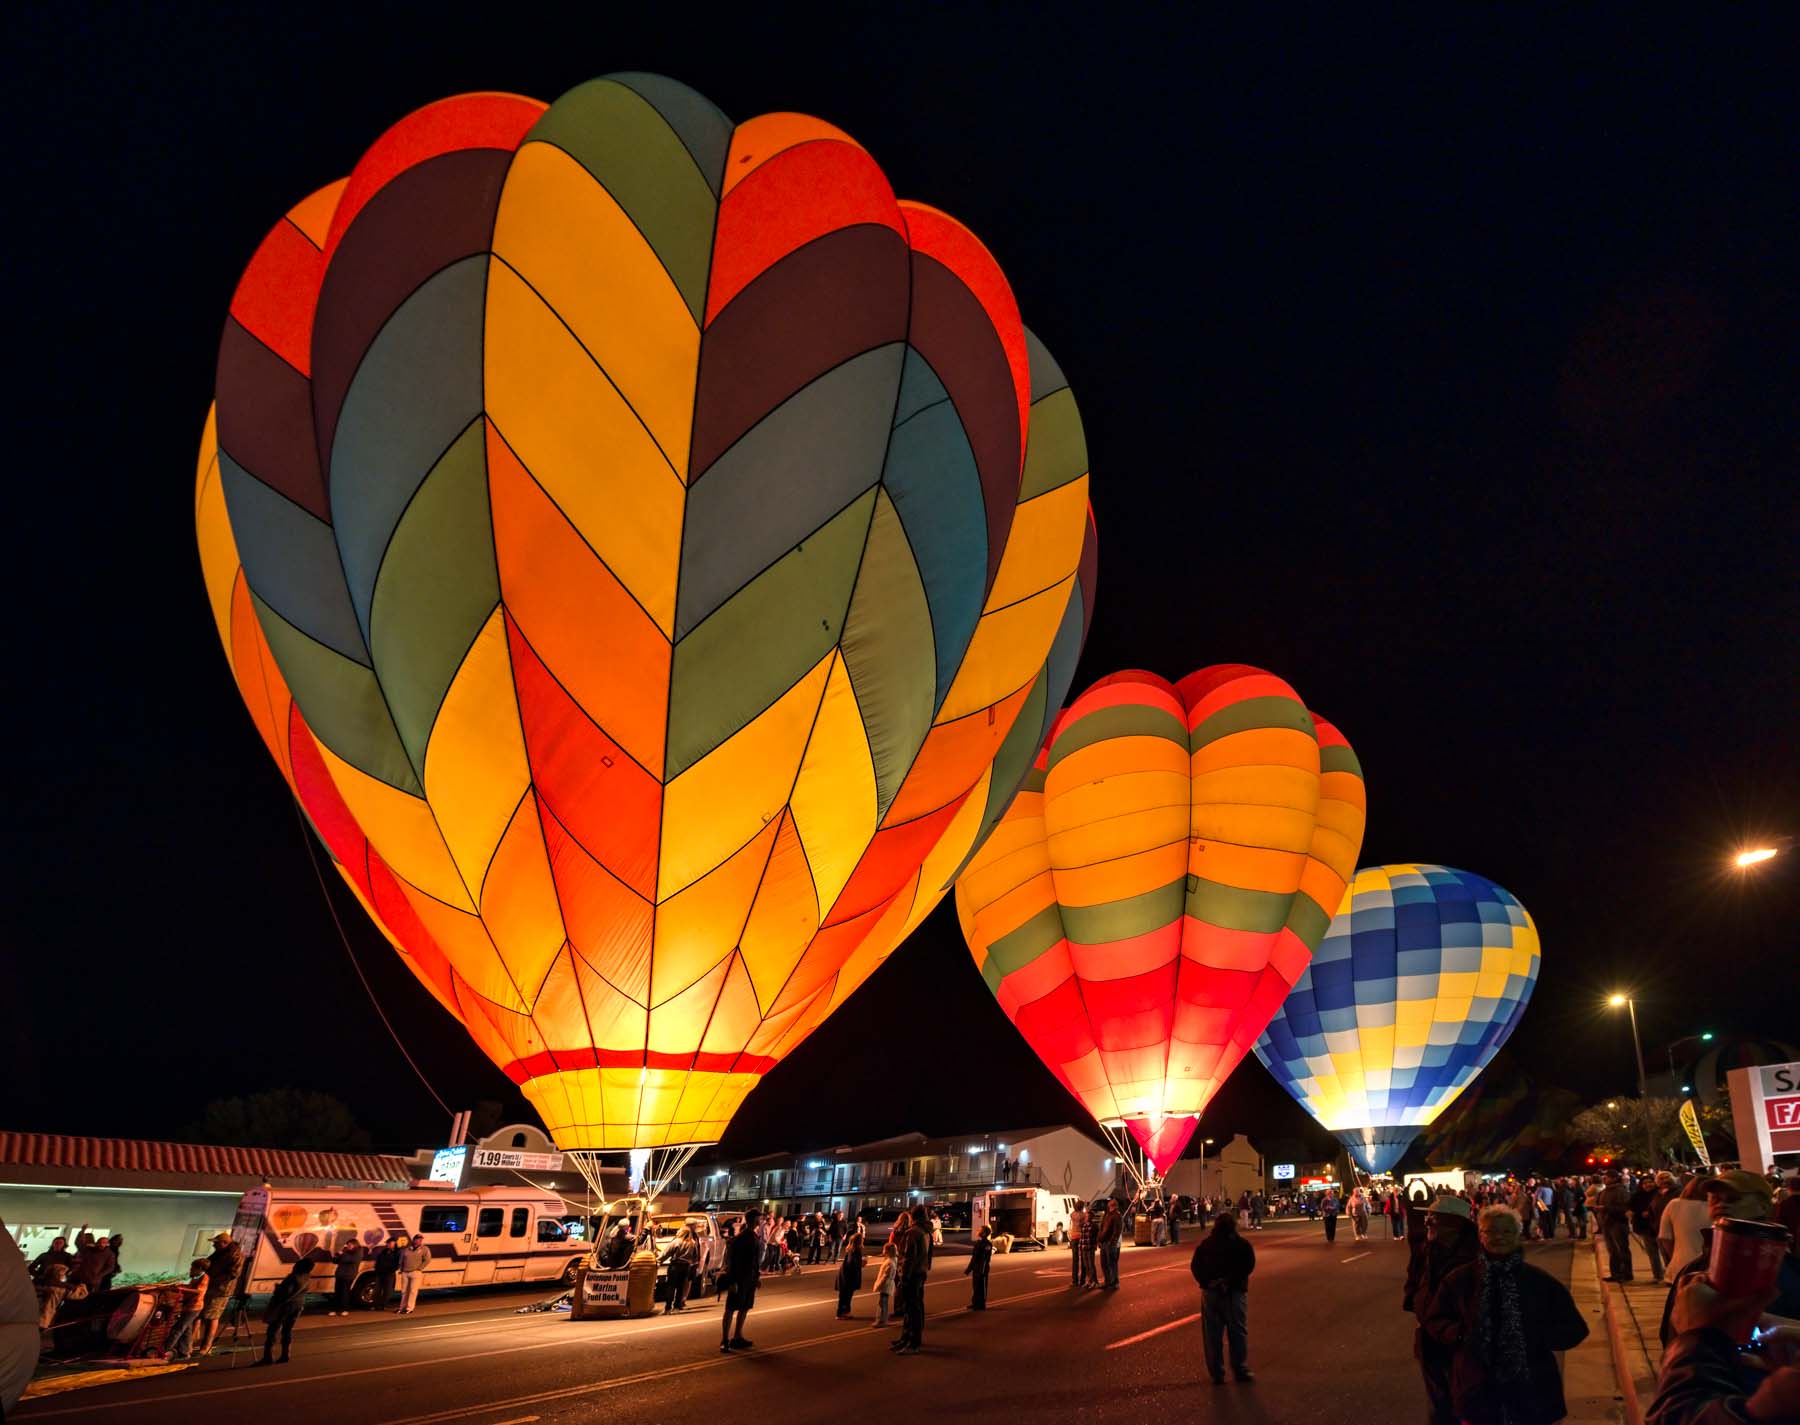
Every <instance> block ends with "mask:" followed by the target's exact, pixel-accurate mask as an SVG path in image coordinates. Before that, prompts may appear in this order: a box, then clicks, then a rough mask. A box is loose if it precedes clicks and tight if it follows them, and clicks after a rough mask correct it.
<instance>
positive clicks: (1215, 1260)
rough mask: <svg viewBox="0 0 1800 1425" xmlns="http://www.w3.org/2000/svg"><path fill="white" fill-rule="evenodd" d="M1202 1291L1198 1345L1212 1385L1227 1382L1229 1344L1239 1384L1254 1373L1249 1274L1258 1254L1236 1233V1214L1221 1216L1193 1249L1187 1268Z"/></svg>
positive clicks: (1252, 1269)
mask: <svg viewBox="0 0 1800 1425" xmlns="http://www.w3.org/2000/svg"><path fill="white" fill-rule="evenodd" d="M1189 1269H1190V1270H1191V1271H1192V1272H1193V1274H1194V1280H1195V1281H1196V1282H1197V1283H1199V1286H1200V1342H1201V1345H1202V1346H1203V1347H1204V1348H1205V1350H1206V1370H1207V1374H1209V1375H1210V1376H1211V1377H1212V1378H1213V1384H1214V1385H1222V1384H1224V1381H1225V1353H1224V1349H1223V1347H1224V1344H1225V1342H1226V1341H1227V1340H1229V1342H1230V1345H1231V1373H1232V1375H1234V1376H1236V1377H1237V1378H1238V1379H1239V1380H1241V1381H1248V1380H1251V1379H1253V1377H1252V1376H1251V1374H1250V1274H1251V1273H1252V1272H1254V1271H1255V1270H1256V1249H1255V1248H1254V1247H1252V1246H1251V1245H1250V1244H1249V1243H1248V1242H1246V1241H1245V1240H1244V1238H1243V1235H1242V1234H1241V1233H1240V1232H1239V1231H1238V1225H1237V1214H1236V1213H1234V1212H1221V1213H1220V1214H1219V1215H1218V1216H1217V1217H1216V1218H1214V1219H1213V1226H1212V1231H1211V1232H1209V1233H1208V1234H1207V1235H1206V1236H1205V1237H1203V1238H1201V1240H1200V1245H1199V1246H1197V1247H1196V1248H1194V1260H1193V1261H1192V1263H1190V1264H1189Z"/></svg>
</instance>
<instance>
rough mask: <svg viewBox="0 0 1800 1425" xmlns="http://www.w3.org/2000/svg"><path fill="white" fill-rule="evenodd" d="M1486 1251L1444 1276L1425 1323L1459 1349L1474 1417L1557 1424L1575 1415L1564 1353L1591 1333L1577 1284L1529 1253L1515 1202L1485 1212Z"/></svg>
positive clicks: (1459, 1413)
mask: <svg viewBox="0 0 1800 1425" xmlns="http://www.w3.org/2000/svg"><path fill="white" fill-rule="evenodd" d="M1479 1235H1480V1240H1481V1255H1480V1256H1479V1257H1478V1258H1477V1259H1476V1260H1475V1261H1474V1262H1471V1263H1469V1264H1468V1265H1466V1266H1462V1267H1458V1268H1457V1269H1456V1270H1455V1271H1454V1272H1452V1273H1451V1274H1450V1275H1449V1276H1448V1277H1446V1278H1445V1279H1444V1282H1443V1285H1442V1286H1440V1287H1439V1288H1438V1290H1437V1292H1436V1294H1435V1295H1434V1296H1433V1297H1432V1300H1431V1308H1430V1311H1429V1312H1428V1314H1427V1315H1426V1318H1425V1330H1426V1332H1427V1334H1429V1335H1430V1336H1431V1338H1432V1339H1433V1340H1434V1341H1436V1342H1437V1343H1438V1344H1439V1345H1440V1346H1443V1347H1446V1348H1448V1349H1450V1350H1452V1351H1454V1352H1455V1357H1454V1359H1453V1361H1452V1362H1451V1367H1450V1396H1451V1401H1452V1408H1453V1409H1454V1411H1455V1418H1456V1419H1457V1420H1460V1421H1464V1422H1467V1425H1554V1422H1555V1421H1558V1420H1561V1419H1563V1418H1564V1417H1565V1416H1567V1415H1568V1413H1569V1410H1568V1406H1567V1405H1566V1404H1565V1403H1564V1401H1563V1387H1562V1370H1561V1368H1560V1367H1559V1366H1558V1365H1557V1359H1556V1358H1557V1354H1558V1353H1559V1352H1562V1351H1572V1350H1574V1349H1575V1347H1577V1346H1579V1345H1580V1344H1581V1343H1582V1342H1583V1341H1585V1340H1586V1339H1587V1334H1588V1327H1587V1322H1586V1321H1584V1320H1582V1318H1581V1312H1580V1311H1579V1310H1577V1309H1576V1306H1575V1299H1574V1297H1572V1296H1570V1295H1569V1289H1568V1288H1567V1287H1565V1286H1564V1285H1563V1284H1562V1283H1561V1282H1559V1281H1558V1280H1557V1279H1556V1278H1555V1277H1553V1276H1551V1275H1550V1273H1548V1272H1546V1271H1543V1270H1541V1269H1540V1268H1538V1267H1533V1266H1529V1265H1527V1264H1526V1261H1525V1253H1524V1250H1523V1247H1522V1245H1521V1244H1522V1242H1523V1241H1524V1237H1525V1226H1524V1223H1522V1222H1521V1221H1520V1220H1519V1215H1518V1213H1516V1212H1514V1211H1513V1209H1512V1208H1510V1207H1490V1208H1487V1209H1486V1210H1484V1211H1483V1212H1482V1214H1481V1224H1480V1228H1479Z"/></svg>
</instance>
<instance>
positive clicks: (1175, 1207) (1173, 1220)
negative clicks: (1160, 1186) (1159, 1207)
mask: <svg viewBox="0 0 1800 1425" xmlns="http://www.w3.org/2000/svg"><path fill="white" fill-rule="evenodd" d="M1181 1211H1182V1207H1181V1194H1180V1193H1176V1194H1175V1196H1174V1197H1172V1198H1170V1199H1169V1245H1170V1246H1171V1247H1179V1246H1180V1245H1181Z"/></svg>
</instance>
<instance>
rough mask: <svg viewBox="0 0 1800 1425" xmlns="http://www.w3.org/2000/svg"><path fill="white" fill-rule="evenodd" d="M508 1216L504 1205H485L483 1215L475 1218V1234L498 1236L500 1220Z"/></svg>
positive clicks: (478, 1235) (479, 1235) (482, 1210)
mask: <svg viewBox="0 0 1800 1425" xmlns="http://www.w3.org/2000/svg"><path fill="white" fill-rule="evenodd" d="M505 1216H506V1209H505V1208H503V1207H484V1208H482V1209H481V1216H479V1217H478V1218H476V1219H475V1235H476V1236H477V1237H498V1236H499V1235H500V1222H501V1219H503V1218H504V1217H505Z"/></svg>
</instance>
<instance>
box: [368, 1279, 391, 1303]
mask: <svg viewBox="0 0 1800 1425" xmlns="http://www.w3.org/2000/svg"><path fill="white" fill-rule="evenodd" d="M393 1299H394V1273H392V1272H381V1271H378V1272H376V1273H375V1294H374V1295H373V1296H372V1297H370V1298H369V1305H370V1306H372V1307H374V1308H375V1309H376V1310H377V1311H383V1310H385V1309H386V1308H387V1304H388V1302H390V1301H392V1300H393Z"/></svg>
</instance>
